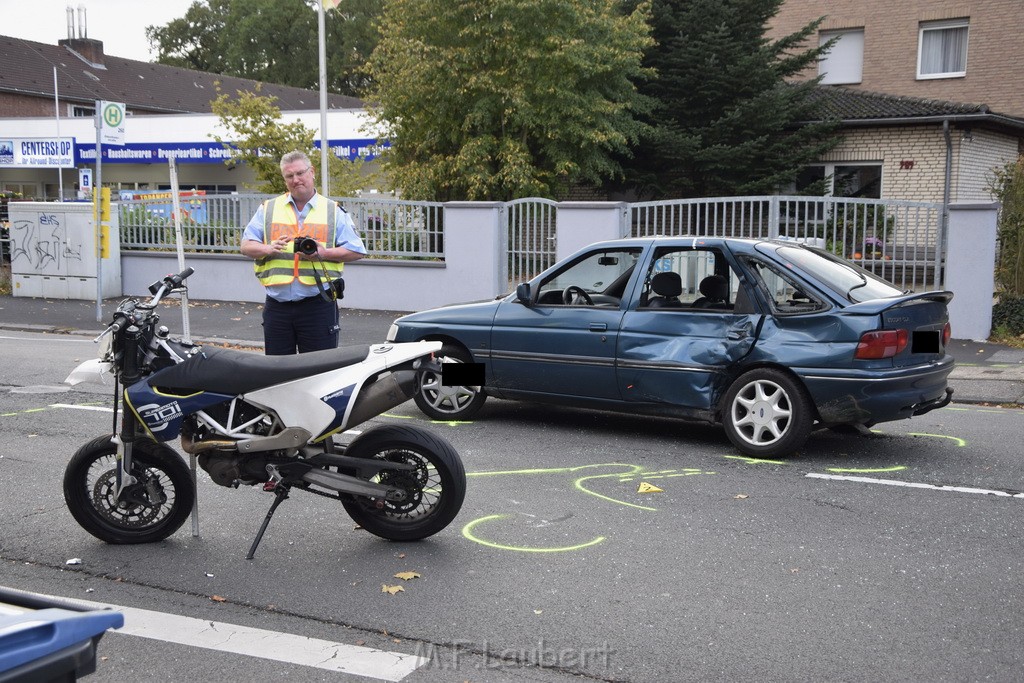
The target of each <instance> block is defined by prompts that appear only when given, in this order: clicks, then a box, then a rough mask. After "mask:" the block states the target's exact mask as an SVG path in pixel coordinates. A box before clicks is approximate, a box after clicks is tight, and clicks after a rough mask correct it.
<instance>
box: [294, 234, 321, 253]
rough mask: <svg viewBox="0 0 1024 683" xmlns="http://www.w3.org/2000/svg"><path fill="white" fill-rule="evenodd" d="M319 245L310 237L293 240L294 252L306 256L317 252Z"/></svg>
mask: <svg viewBox="0 0 1024 683" xmlns="http://www.w3.org/2000/svg"><path fill="white" fill-rule="evenodd" d="M318 247H319V245H317V243H316V240H315V239H313V238H312V237H301V236H300V237H296V238H295V251H297V252H299V253H300V254H305V255H306V256H312V255H313V254H315V253H316V252H317V249H318Z"/></svg>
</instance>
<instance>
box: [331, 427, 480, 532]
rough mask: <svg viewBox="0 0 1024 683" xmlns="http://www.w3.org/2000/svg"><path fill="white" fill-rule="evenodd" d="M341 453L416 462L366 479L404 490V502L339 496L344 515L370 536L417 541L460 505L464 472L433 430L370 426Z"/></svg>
mask: <svg viewBox="0 0 1024 683" xmlns="http://www.w3.org/2000/svg"><path fill="white" fill-rule="evenodd" d="M345 455H347V456H350V457H353V458H368V459H376V460H390V461H392V462H405V463H412V464H414V465H416V469H415V470H413V471H407V470H397V471H387V470H384V471H381V472H380V473H379V474H377V475H376V476H374V477H372V478H370V479H369V481H372V482H375V483H379V484H384V485H386V486H393V487H396V488H401V489H404V490H405V492H406V494H407V498H406V500H404V501H397V502H396V501H382V500H372V499H369V498H363V497H344V498H342V505H344V506H345V511H346V512H347V513H348V514H349V516H350V517H351V518H352V519H353V520H354V521H355V522H356V523H357V524H359V526H361V527H362V528H363V529H365V530H366V531H369V532H370V533H371V534H374V535H375V536H380V537H381V538H386V539H387V540H389V541H418V540H420V539H423V538H426V537H428V536H432V535H434V534H436V533H437V532H439V531H441V530H442V529H444V528H445V527H446V526H448V524H450V523H451V521H452V520H453V519H455V516H456V515H457V514H459V510H460V509H461V508H462V501H463V499H464V498H465V497H466V470H465V469H464V468H463V466H462V461H461V460H460V459H459V454H458V453H457V452H456V451H455V449H454V448H452V446H451V444H449V443H448V442H447V441H445V440H444V439H442V438H441V437H439V436H437V435H435V434H432V433H430V432H428V431H426V430H423V429H419V428H417V427H405V426H396V425H386V426H382V427H376V428H374V429H371V430H369V431H366V432H364V433H363V434H361V435H359V436H358V437H357V438H356V439H355V441H353V442H352V443H351V444H350V445H349V446H348V448H346V449H345ZM348 473H349V474H355V472H348Z"/></svg>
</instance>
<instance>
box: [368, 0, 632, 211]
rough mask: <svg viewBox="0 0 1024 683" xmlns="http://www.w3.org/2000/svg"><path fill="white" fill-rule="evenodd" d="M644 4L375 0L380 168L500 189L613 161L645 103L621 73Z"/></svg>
mask: <svg viewBox="0 0 1024 683" xmlns="http://www.w3.org/2000/svg"><path fill="white" fill-rule="evenodd" d="M646 16H647V13H646V5H644V4H641V5H640V6H639V7H637V8H636V9H634V10H633V11H631V12H629V13H625V14H624V13H623V12H622V11H621V8H620V2H619V1H618V0H462V1H460V2H452V1H451V0H385V1H384V13H383V16H382V18H381V39H380V43H379V44H378V46H377V49H376V51H375V52H374V53H373V55H372V56H371V58H370V62H369V65H368V73H369V77H370V79H371V87H370V90H369V92H368V93H367V96H366V99H367V101H368V102H369V105H370V113H371V115H372V117H373V119H374V121H375V122H376V123H377V124H378V125H379V129H380V131H381V132H382V135H383V137H384V138H386V139H388V140H389V141H390V142H391V149H390V150H389V151H388V152H387V153H385V155H384V156H383V165H384V168H385V170H386V171H387V172H388V174H389V176H390V180H391V181H392V183H393V184H394V185H395V186H396V187H399V188H401V190H402V192H403V194H404V195H405V196H408V197H411V198H422V199H433V200H440V201H447V200H460V199H472V200H484V199H488V200H506V199H511V198H513V197H517V196H529V195H541V196H554V195H555V194H557V192H558V190H559V188H562V187H564V186H565V185H566V184H567V183H573V182H577V181H589V182H600V180H601V179H603V178H607V177H612V176H614V175H616V174H617V173H619V172H620V167H619V165H618V163H617V162H616V161H614V160H613V158H612V153H613V152H616V151H620V152H621V151H624V150H625V149H627V146H628V145H629V143H630V142H632V141H634V140H636V139H637V135H638V133H639V125H638V124H637V122H636V120H635V114H636V113H637V112H639V111H643V109H644V103H643V100H642V98H640V97H639V96H638V95H637V92H636V88H635V87H634V86H633V84H632V82H631V80H630V79H631V78H638V77H639V76H640V75H641V73H642V69H641V66H640V58H641V54H642V51H643V49H644V48H645V47H646V46H647V45H648V44H649V42H650V39H649V37H648V29H647V25H646Z"/></svg>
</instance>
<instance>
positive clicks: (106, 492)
mask: <svg viewBox="0 0 1024 683" xmlns="http://www.w3.org/2000/svg"><path fill="white" fill-rule="evenodd" d="M117 466H118V464H117V446H116V445H115V444H114V443H113V442H112V441H111V440H110V436H101V437H98V438H96V439H93V440H92V441H90V442H89V443H87V444H85V445H84V446H82V447H81V448H80V449H78V452H77V453H75V455H74V456H73V457H72V458H71V462H69V463H68V466H67V469H65V470H64V501H65V502H66V503H67V506H68V510H70V511H71V515H72V516H73V517H74V518H75V521H77V522H78V523H79V524H80V525H81V526H82V528H83V529H85V530H86V531H88V532H89V533H90V534H92V535H93V536H95V537H96V538H98V539H100V540H101V541H105V542H107V543H114V544H128V543H153V542H155V541H161V540H163V539H165V538H167V537H168V536H170V535H171V534H173V533H174V532H175V531H177V530H178V529H179V528H180V527H181V525H182V524H184V523H185V520H186V519H188V516H189V513H191V512H192V502H193V501H194V500H195V488H194V486H193V484H192V477H191V474H190V472H189V469H188V466H187V465H185V463H184V461H183V460H182V459H181V456H179V455H178V454H177V453H176V452H175V451H174V450H172V449H171V448H169V447H168V446H165V445H164V444H159V443H156V442H153V441H144V440H140V441H136V442H135V445H134V446H133V448H132V469H131V474H132V476H133V477H135V478H136V479H137V480H138V482H137V483H135V484H132V485H130V486H128V487H127V488H126V489H125V491H124V494H123V495H122V500H121V501H120V502H119V501H118V500H117V499H116V487H117V484H116V482H117Z"/></svg>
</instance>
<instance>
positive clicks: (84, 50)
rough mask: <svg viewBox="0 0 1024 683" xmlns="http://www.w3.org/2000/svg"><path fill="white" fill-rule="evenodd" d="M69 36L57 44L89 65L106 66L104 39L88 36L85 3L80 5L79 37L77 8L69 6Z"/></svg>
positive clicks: (98, 67) (94, 66)
mask: <svg viewBox="0 0 1024 683" xmlns="http://www.w3.org/2000/svg"><path fill="white" fill-rule="evenodd" d="M67 18H68V37H67V38H65V39H64V40H58V41H57V44H58V45H60V46H62V47H64V48H66V49H67V50H68V51H69V52H71V54H73V55H75V56H76V57H78V58H79V59H81V60H82V61H83V62H85V63H86V64H88V65H89V66H91V67H93V68H97V69H104V68H106V67H105V66H104V65H103V41H100V40H91V39H90V38H89V37H88V27H87V26H86V21H85V5H79V6H78V37H77V38H76V37H75V26H74V23H75V10H73V9H72V8H70V7H68V8H67Z"/></svg>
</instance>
